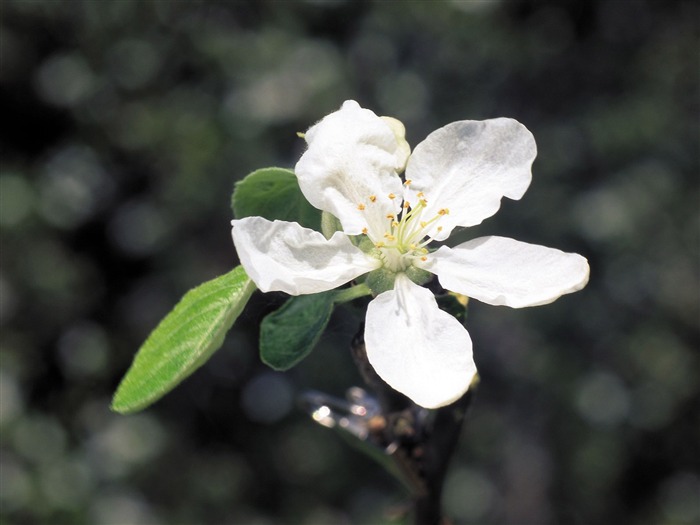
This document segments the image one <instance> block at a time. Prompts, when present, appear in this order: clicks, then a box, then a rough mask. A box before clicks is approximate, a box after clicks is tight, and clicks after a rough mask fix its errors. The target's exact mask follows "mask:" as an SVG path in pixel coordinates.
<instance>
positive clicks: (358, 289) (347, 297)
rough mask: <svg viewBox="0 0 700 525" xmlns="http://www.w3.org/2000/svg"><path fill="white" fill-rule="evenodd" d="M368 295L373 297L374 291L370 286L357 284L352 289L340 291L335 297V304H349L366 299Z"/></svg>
mask: <svg viewBox="0 0 700 525" xmlns="http://www.w3.org/2000/svg"><path fill="white" fill-rule="evenodd" d="M366 295H372V290H370V288H369V286H367V285H366V284H364V283H361V284H356V285H355V286H351V287H350V288H345V289H343V290H338V291H337V292H336V293H335V296H334V297H333V302H334V303H335V304H341V303H347V302H348V301H352V300H353V299H357V298H358V297H364V296H366Z"/></svg>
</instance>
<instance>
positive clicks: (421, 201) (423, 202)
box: [419, 199, 428, 206]
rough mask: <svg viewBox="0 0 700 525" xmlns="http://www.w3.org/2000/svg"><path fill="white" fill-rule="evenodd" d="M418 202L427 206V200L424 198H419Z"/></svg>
mask: <svg viewBox="0 0 700 525" xmlns="http://www.w3.org/2000/svg"><path fill="white" fill-rule="evenodd" d="M419 202H420V203H421V206H427V205H428V201H427V200H425V199H421V200H420V201H419Z"/></svg>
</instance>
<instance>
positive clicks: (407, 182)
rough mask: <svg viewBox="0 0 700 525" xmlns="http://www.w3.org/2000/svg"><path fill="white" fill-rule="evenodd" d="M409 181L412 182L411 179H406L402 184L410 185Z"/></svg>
mask: <svg viewBox="0 0 700 525" xmlns="http://www.w3.org/2000/svg"><path fill="white" fill-rule="evenodd" d="M411 182H413V181H412V180H411V179H406V182H404V186H410V185H411Z"/></svg>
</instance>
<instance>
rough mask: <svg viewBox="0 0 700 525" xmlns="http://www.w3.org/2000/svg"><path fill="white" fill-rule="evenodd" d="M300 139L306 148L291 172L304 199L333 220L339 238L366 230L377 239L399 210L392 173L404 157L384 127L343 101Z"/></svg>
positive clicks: (398, 188) (398, 189) (398, 194)
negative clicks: (392, 196)
mask: <svg viewBox="0 0 700 525" xmlns="http://www.w3.org/2000/svg"><path fill="white" fill-rule="evenodd" d="M305 138H306V142H307V143H308V145H309V148H308V149H307V150H306V152H305V153H304V154H303V155H302V157H301V159H299V162H298V163H297V165H296V168H295V170H294V171H295V173H296V175H297V178H298V180H299V187H300V188H301V191H302V192H303V193H304V196H305V197H306V199H307V200H308V201H309V202H310V203H311V204H312V205H313V206H315V207H316V208H319V209H321V210H324V211H327V212H329V213H332V214H333V215H334V216H336V217H338V219H340V222H341V224H342V225H343V229H344V231H345V233H347V234H349V235H356V234H359V233H362V230H363V228H368V229H369V230H370V231H371V232H373V233H374V236H375V238H381V236H382V235H383V234H384V231H385V229H386V224H387V223H388V221H387V219H386V215H387V214H388V213H397V212H398V211H399V209H400V206H401V191H402V190H401V179H400V178H399V176H398V175H397V173H396V170H397V169H399V168H402V167H403V163H404V162H405V154H406V152H405V151H404V149H403V148H401V147H400V145H399V143H398V141H397V138H396V135H395V134H394V131H393V130H392V128H391V127H390V126H389V124H387V123H386V122H385V121H384V120H382V119H381V118H380V117H378V116H377V115H375V114H374V113H373V112H372V111H370V110H368V109H363V108H361V107H360V106H359V104H357V102H354V101H347V102H345V103H344V104H343V106H342V108H341V109H340V110H338V111H336V112H335V113H331V114H330V115H328V116H326V117H325V118H324V119H323V120H321V121H320V122H318V123H317V124H315V125H314V126H313V127H311V128H310V129H309V130H308V131H307V132H306V135H305ZM390 193H393V194H395V195H396V198H395V199H394V200H391V199H389V197H388V196H389V194H390ZM370 197H374V198H375V199H376V200H374V202H372V199H370ZM362 207H364V210H361V209H360V208H362ZM373 230H376V231H373Z"/></svg>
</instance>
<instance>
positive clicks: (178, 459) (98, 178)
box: [0, 0, 700, 525]
mask: <svg viewBox="0 0 700 525" xmlns="http://www.w3.org/2000/svg"><path fill="white" fill-rule="evenodd" d="M698 7H699V4H698V3H696V2H692V1H687V2H684V1H668V2H648V1H642V0H639V1H637V0H623V1H616V0H612V1H593V0H588V1H584V0H582V1H565V0H561V1H549V2H547V1H541V2H534V1H515V0H514V1H500V2H499V1H492V2H487V1H451V2H398V1H391V2H390V1H385V2H378V1H377V2H364V1H357V2H354V1H339V2H320V1H309V2H281V1H280V2H274V1H261V2H223V1H222V2H205V1H202V2H166V1H153V2H152V1H135V0H134V1H129V0H120V1H116V0H115V1H107V0H94V1H85V2H70V1H51V0H36V1H33V0H26V1H8V0H4V1H3V2H2V6H1V12H0V13H1V19H0V22H1V32H0V44H1V47H0V50H1V54H2V64H1V71H0V118H1V119H2V138H1V145H2V174H1V176H0V199H1V200H0V228H1V232H2V252H1V264H2V269H1V270H0V306H1V307H2V308H1V310H0V323H1V325H2V340H1V342H2V358H1V361H0V407H1V412H0V430H1V434H0V435H1V438H0V444H1V446H2V456H1V459H0V497H1V500H0V501H1V505H2V506H1V509H0V523H3V524H5V523H7V524H113V525H132V524H223V523H226V524H234V523H235V524H246V525H247V524H273V523H274V524H276V523H295V524H297V523H298V524H325V523H329V524H330V523H333V524H336V523H340V524H342V523H348V524H365V523H383V522H385V521H388V518H387V511H391V510H397V509H400V508H401V505H402V502H403V501H404V500H405V497H406V494H405V492H403V489H402V488H401V486H400V485H399V484H398V483H396V482H395V481H394V480H393V479H392V478H390V477H389V476H388V475H387V474H385V473H384V472H383V471H381V469H380V468H379V467H378V466H375V465H374V464H373V463H372V462H370V460H369V459H367V458H366V457H365V456H364V455H362V453H360V452H358V451H357V450H356V449H354V448H353V447H351V446H349V445H348V444H347V443H346V442H345V441H344V440H342V439H340V437H339V436H338V435H337V434H336V433H335V432H333V431H331V430H328V429H325V428H322V427H320V426H317V425H315V424H313V423H312V421H311V420H310V419H309V418H308V417H307V416H306V415H305V414H304V413H303V412H302V411H301V410H300V409H299V408H298V407H297V405H296V403H295V401H294V399H295V398H296V396H297V395H298V394H299V393H300V392H303V391H304V390H306V389H309V388H314V389H320V390H323V391H326V392H330V393H333V394H336V395H342V393H343V392H344V390H345V389H346V388H348V387H349V386H351V385H353V384H360V379H359V378H358V376H357V373H356V371H355V370H354V368H353V366H352V363H351V359H350V356H349V353H348V346H349V343H350V339H351V337H352V335H353V334H354V333H355V331H356V330H357V328H358V326H359V321H360V318H359V317H358V316H357V315H355V314H353V313H352V312H349V311H347V310H340V311H338V312H337V313H336V315H335V316H334V318H333V320H332V323H331V327H330V330H329V331H328V332H327V334H326V335H325V336H324V338H323V339H322V341H321V343H320V345H319V347H318V348H317V350H316V351H315V352H314V353H313V354H312V356H311V357H310V358H308V359H307V360H306V361H305V362H303V363H302V364H301V365H300V366H299V367H297V368H295V369H294V370H292V371H290V372H288V373H285V374H279V373H273V372H272V371H270V370H268V369H266V368H265V367H264V366H263V365H262V364H261V363H260V361H259V358H258V356H257V353H256V337H257V336H256V325H257V323H258V322H259V320H260V318H261V316H262V315H263V314H264V313H265V312H267V311H269V310H270V309H271V308H272V307H273V306H275V305H277V304H279V303H280V301H281V300H282V296H281V294H279V295H267V296H263V295H261V294H256V296H255V297H254V299H253V301H252V302H251V304H250V305H249V308H248V309H247V310H246V311H245V313H244V314H243V316H242V317H241V318H240V319H239V321H238V322H237V324H236V327H235V328H234V330H233V331H232V332H231V334H230V335H229V337H228V338H227V341H226V343H225V345H224V347H223V348H222V349H221V350H220V351H219V352H218V353H217V354H216V355H215V357H214V358H213V359H212V360H211V361H210V362H209V363H208V364H207V365H206V366H205V367H203V368H202V369H200V370H199V371H198V372H197V373H196V374H195V375H193V376H192V377H191V378H190V379H188V380H187V381H186V382H185V383H183V384H182V385H181V386H180V387H179V388H178V389H177V390H176V391H174V392H173V393H172V394H170V395H168V396H167V397H166V398H164V399H163V400H162V401H160V402H159V403H158V404H156V405H154V406H153V407H151V408H149V409H148V410H146V411H144V412H142V413H140V414H137V415H134V416H128V417H124V416H118V415H116V414H113V413H110V412H109V410H108V405H109V401H110V397H111V394H112V392H113V390H114V388H115V387H116V385H117V383H118V381H119V379H120V378H121V376H122V375H123V373H124V372H125V370H126V368H127V367H128V365H129V363H130V361H131V359H132V357H133V355H134V353H135V351H136V350H137V349H138V347H139V345H140V344H141V342H142V341H143V340H144V338H145V337H146V335H147V334H148V332H149V331H150V330H151V329H152V328H153V327H154V326H155V324H156V323H157V322H158V320H159V319H160V318H161V317H162V316H163V315H164V313H165V312H167V311H168V310H169V309H170V308H171V307H172V306H173V305H174V303H175V302H176V301H177V299H178V298H179V297H180V296H181V295H182V294H183V293H184V292H185V291H186V290H187V289H189V288H190V287H192V286H195V285H196V284H198V283H200V282H202V281H204V280H208V279H211V278H213V277H215V276H217V275H219V274H222V273H224V272H226V271H227V270H229V269H230V268H231V267H233V266H234V265H236V264H237V260H236V255H235V252H234V249H233V246H232V243H231V240H230V233H229V229H230V226H229V221H230V219H231V212H230V208H229V198H230V192H231V189H232V187H233V184H234V182H235V181H236V180H239V179H240V178H241V177H243V176H245V175H246V174H247V173H248V172H250V171H252V170H254V169H257V168H260V167H265V166H272V165H280V166H285V167H293V165H294V163H295V162H296V160H297V159H298V157H299V155H300V154H301V151H302V149H303V142H302V141H301V140H300V139H298V138H297V136H296V132H297V131H304V130H305V129H306V128H308V127H309V126H310V125H311V124H312V123H314V122H315V121H316V120H318V119H320V118H321V117H322V116H324V115H325V114H327V113H329V112H331V111H332V110H334V109H336V108H338V107H339V106H340V104H341V103H342V101H343V100H345V99H347V98H354V99H356V100H358V101H359V102H360V103H361V104H362V105H363V106H365V107H369V108H372V109H374V110H375V111H376V112H377V113H378V114H386V115H392V116H395V117H397V118H399V119H401V120H402V121H403V122H404V123H405V124H406V127H407V132H408V133H407V134H408V140H409V142H410V143H411V144H412V145H413V146H415V145H416V144H417V143H418V142H420V141H421V140H422V139H423V138H424V137H425V136H426V135H427V134H428V133H429V132H430V131H432V130H434V129H436V128H437V127H440V126H442V125H444V124H447V123H449V122H451V121H454V120H461V119H484V118H491V117H497V116H508V117H513V118H516V119H518V120H519V121H521V122H523V123H524V124H525V125H526V126H527V127H528V128H529V129H530V130H531V131H532V132H533V133H534V135H535V138H536V140H537V143H538V148H539V156H538V160H537V161H536V162H535V165H534V179H533V183H532V185H531V187H530V189H529V191H528V193H527V194H526V195H525V197H524V198H523V199H522V200H521V201H519V202H512V201H507V200H506V202H504V204H503V206H502V209H501V211H500V212H499V213H498V214H497V215H496V216H494V217H493V218H491V219H488V220H487V221H485V223H484V224H483V225H481V226H479V227H477V228H473V229H472V230H470V231H467V232H465V235H464V236H463V238H464V239H466V238H471V237H474V236H477V235H485V234H499V235H505V236H511V237H514V238H517V239H520V240H524V241H528V242H532V243H536V244H543V245H547V246H553V247H557V248H560V249H563V250H566V251H575V252H578V253H581V254H584V255H585V256H586V257H588V259H589V261H590V265H591V281H590V284H589V285H588V287H587V288H586V289H585V290H584V291H582V292H579V293H576V294H573V295H570V296H566V297H564V298H562V299H560V300H559V301H557V302H556V303H554V304H552V305H548V306H544V307H539V308H533V309H525V310H511V309H508V308H497V307H491V306H486V305H482V304H479V303H477V302H473V303H472V304H471V308H470V313H469V320H468V327H469V330H470V333H471V335H472V338H473V340H474V348H475V359H476V362H477V365H478V367H479V370H480V373H481V378H482V381H481V384H480V386H479V390H478V395H477V399H476V401H475V404H474V406H473V409H472V412H471V414H470V417H469V421H468V422H467V425H466V427H465V431H464V434H463V436H462V440H461V445H460V449H459V452H458V457H457V458H456V459H455V461H454V463H453V465H452V469H451V471H450V474H449V477H448V484H447V487H446V494H445V506H446V509H447V511H448V513H449V514H450V515H451V516H452V517H453V518H454V519H455V522H456V523H473V524H513V525H539V524H547V523H552V524H554V523H561V524H582V525H589V524H591V525H592V524H601V525H602V524H612V523H620V524H664V525H675V524H690V523H693V524H695V523H700V506H699V503H698V494H700V474H699V471H698V468H699V465H698V463H699V459H698V443H700V425H699V424H698V413H699V411H700V381H699V377H700V376H699V372H700V370H699V368H700V366H699V361H700V359H699V355H698V352H699V347H700V335H699V333H698V322H699V319H700V316H699V312H698V299H699V297H698V296H699V293H700V291H699V290H700V288H699V286H698V270H699V265H700V255H699V252H698V244H699V239H700V235H699V232H698V225H699V221H698V205H699V204H700V195H699V193H698V174H699V169H698V168H699V166H698V160H699V158H698V157H699V154H698V148H699V147H700V138H699V136H698V117H699V112H698V106H699V101H700V91H699V89H700V86H699V83H698V64H699V63H700V61H699V53H698V49H699V47H698V44H699V42H698V40H699V39H698V36H699V33H700V30H699V24H700V22H699V21H700V9H698Z"/></svg>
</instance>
